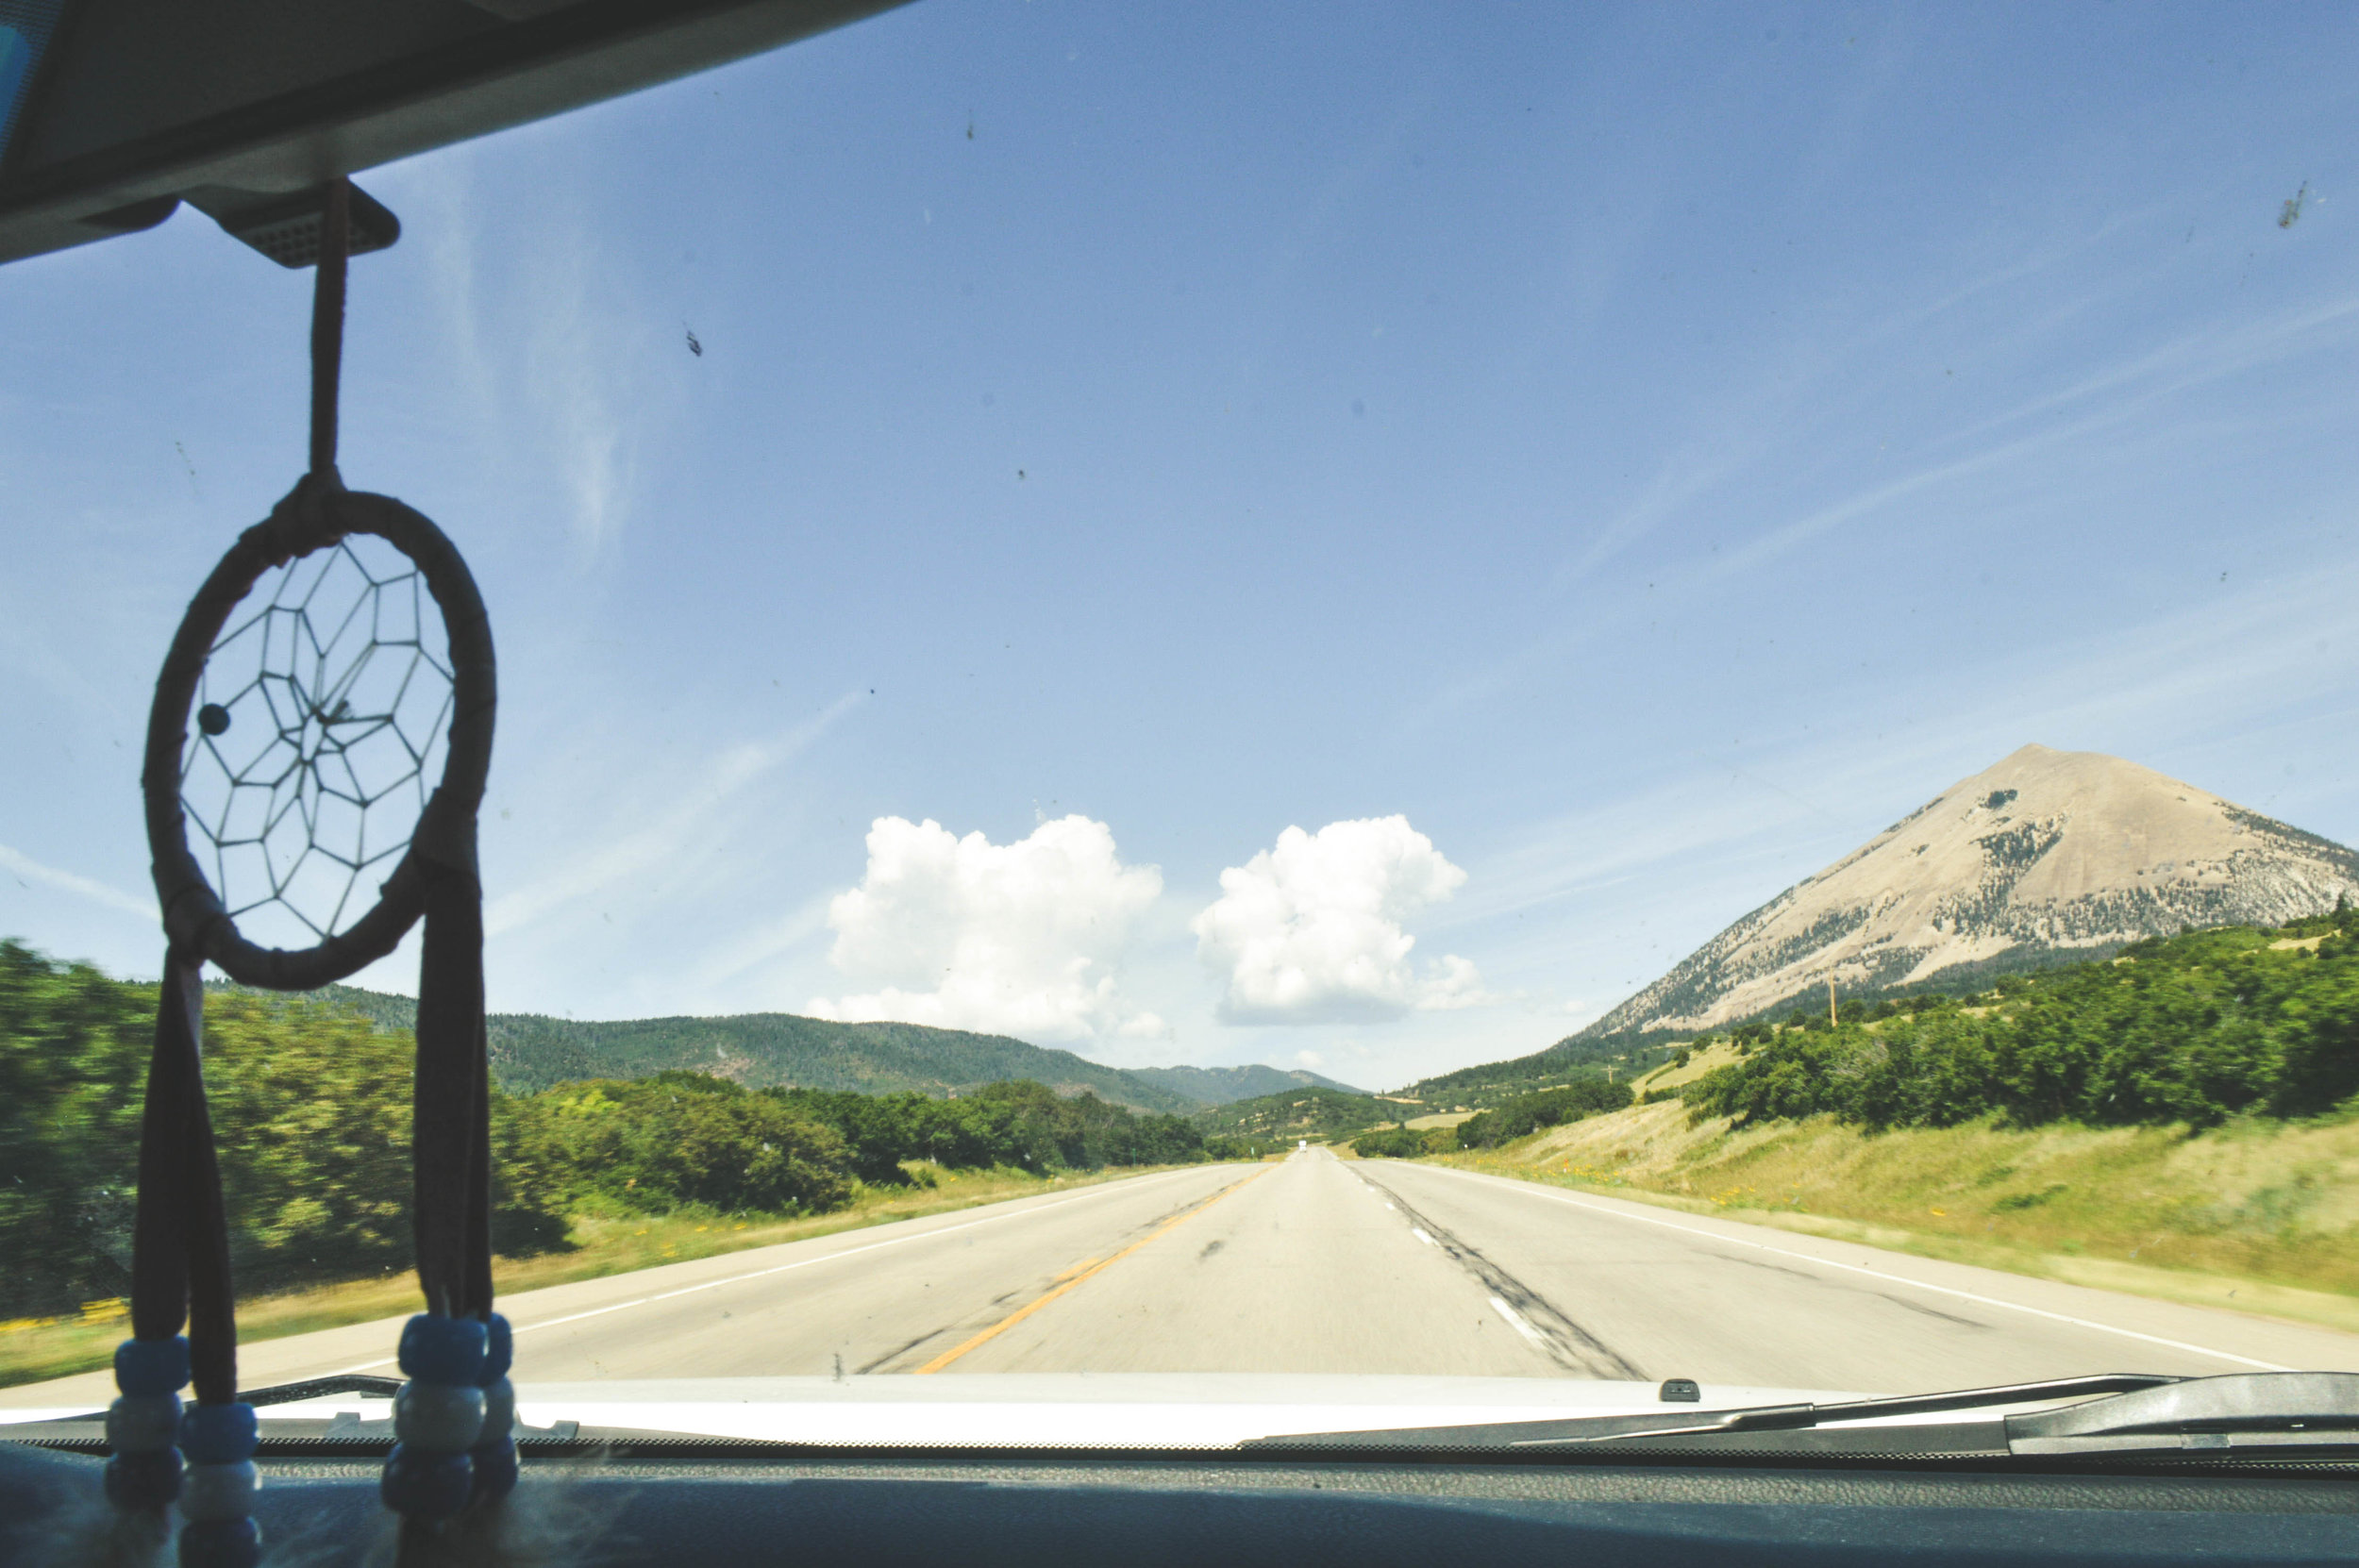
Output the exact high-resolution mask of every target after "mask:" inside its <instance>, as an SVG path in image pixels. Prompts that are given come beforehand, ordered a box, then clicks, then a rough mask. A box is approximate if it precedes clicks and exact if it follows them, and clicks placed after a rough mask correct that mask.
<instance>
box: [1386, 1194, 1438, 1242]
mask: <svg viewBox="0 0 2359 1568" xmlns="http://www.w3.org/2000/svg"><path fill="white" fill-rule="evenodd" d="M1385 1207H1386V1208H1388V1209H1389V1208H1391V1207H1392V1206H1391V1205H1390V1204H1387V1205H1385ZM1409 1234H1410V1235H1412V1236H1414V1237H1415V1238H1416V1239H1417V1240H1418V1241H1420V1242H1423V1243H1425V1244H1426V1245H1427V1246H1431V1245H1432V1244H1433V1238H1432V1237H1430V1236H1429V1235H1427V1234H1426V1233H1425V1228H1424V1226H1414V1225H1413V1226H1410V1227H1409Z"/></svg>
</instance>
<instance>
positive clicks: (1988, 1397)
mask: <svg viewBox="0 0 2359 1568" xmlns="http://www.w3.org/2000/svg"><path fill="white" fill-rule="evenodd" d="M2179 1381H2181V1379H2179V1378H2176V1377H2170V1376H2162V1375H2159V1374H2154V1373H2139V1372H2122V1373H2106V1374H2102V1375H2099V1376H2086V1377H2060V1378H2051V1379H2049V1380H2047V1381H2045V1382H2038V1383H2009V1384H2006V1385H2003V1386H2000V1387H1997V1388H1983V1389H1959V1390H1956V1391H1954V1392H1952V1393H1916V1394H1902V1395H1899V1396H1896V1397H1892V1398H1885V1399H1854V1400H1846V1401H1843V1402H1840V1403H1837V1404H1831V1405H1815V1404H1796V1405H1749V1406H1746V1407H1744V1408H1743V1409H1740V1410H1714V1411H1711V1412H1709V1413H1706V1412H1702V1411H1697V1412H1693V1413H1691V1412H1688V1411H1672V1410H1665V1411H1662V1412H1660V1413H1657V1412H1653V1411H1649V1412H1648V1413H1646V1414H1643V1415H1590V1416H1566V1417H1564V1418H1562V1419H1559V1420H1553V1421H1512V1422H1485V1423H1481V1424H1480V1425H1474V1426H1416V1427H1408V1428H1393V1429H1389V1430H1387V1429H1384V1428H1372V1429H1369V1430H1364V1431H1355V1432H1320V1433H1315V1434H1310V1433H1306V1434H1303V1435H1301V1436H1293V1435H1288V1436H1283V1437H1269V1438H1261V1439H1257V1440H1255V1441H1254V1442H1251V1443H1246V1444H1244V1445H1243V1446H1246V1447H1263V1448H1274V1447H1386V1448H1392V1447H1448V1448H1457V1447H1473V1448H1517V1449H1526V1450H1531V1449H1548V1448H1558V1447H1564V1448H1569V1447H1575V1446H1581V1445H1586V1444H1590V1443H1618V1442H1623V1441H1625V1440H1629V1439H1634V1438H1672V1437H1723V1436H1729V1435H1732V1434H1736V1433H1741V1432H1773V1431H1800V1430H1804V1429H1806V1428H1809V1427H1813V1426H1820V1425H1822V1424H1825V1423H1829V1422H1841V1421H1858V1420H1863V1419H1865V1418H1867V1417H1871V1416H1902V1415H1932V1414H1938V1413H1940V1412H1942V1411H1945V1410H1991V1409H1995V1408H1998V1407H1999V1406H2004V1405H2027V1404H2032V1403H2034V1402H2037V1401H2040V1400H2048V1399H2076V1398H2089V1397H2092V1396H2095V1395H2098V1394H2109V1393H2124V1392H2130V1391H2137V1390H2144V1389H2150V1388H2154V1387H2157V1386H2159V1385H2164V1384H2169V1383H2176V1382H2179ZM1993 1425H1994V1426H1995V1425H1996V1424H1995V1423H1994V1424H1993Z"/></svg>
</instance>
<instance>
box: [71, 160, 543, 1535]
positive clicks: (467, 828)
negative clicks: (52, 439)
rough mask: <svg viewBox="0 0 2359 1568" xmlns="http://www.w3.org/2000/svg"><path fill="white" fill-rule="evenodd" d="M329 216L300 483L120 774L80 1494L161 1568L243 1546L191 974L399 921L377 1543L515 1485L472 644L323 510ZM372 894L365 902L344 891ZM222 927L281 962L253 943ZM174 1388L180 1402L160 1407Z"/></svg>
mask: <svg viewBox="0 0 2359 1568" xmlns="http://www.w3.org/2000/svg"><path fill="white" fill-rule="evenodd" d="M348 200H349V187H348V186H347V185H346V184H345V183H344V182H343V180H341V179H339V180H336V181H334V182H332V183H331V184H330V186H329V188H328V192H327V198H326V210H325V211H324V213H323V215H322V223H321V241H320V254H319V263H318V269H319V270H318V277H317V280H316V286H315V292H314V296H313V309H312V328H311V372H312V386H311V442H310V458H311V462H310V472H309V473H307V474H306V475H304V476H303V478H302V479H301V480H300V481H298V482H297V483H296V485H295V487H294V489H293V492H290V493H289V494H288V495H287V497H286V498H285V499H284V500H282V501H281V502H279V504H278V505H277V506H276V508H275V509H273V510H272V512H271V514H270V516H269V517H268V518H266V519H265V520H264V521H263V522H261V523H259V524H257V525H255V526H253V527H251V528H249V529H247V530H246V531H245V533H244V534H243V535H242V536H240V538H239V540H238V542H237V543H236V544H235V545H233V546H232V547H231V549H230V550H229V553H228V554H227V555H226V556H225V557H224V558H223V559H222V561H221V563H220V564H219V565H218V566H216V567H215V568H214V570H213V573H212V575H210V576H209V578H207V580H206V582H205V585H204V587H203V588H202V589H200V590H199V591H198V592H197V595H196V597H195V599H194V600H193V601H192V603H191V604H190V606H189V609H188V613H187V615H186V616H185V617H184V619H183V620H182V622H181V625H180V628H179V631H178V633H177V634H176V636H175V638H174V640H173V643H172V647H171V650H170V652H169V653H168V654H167V655H166V657H165V659H164V666H163V670H162V673H161V674H160V675H159V677H158V680H157V685H156V700H155V706H154V708H153V709H152V710H151V712H150V715H149V720H148V734H147V750H146V757H145V762H144V767H143V770H142V790H143V792H144V795H145V802H146V814H147V832H148V842H149V846H150V849H151V850H152V852H153V854H154V856H155V876H156V889H157V893H158V897H159V901H160V903H161V906H162V909H163V915H164V931H165V936H166V939H167V942H168V946H167V949H166V953H165V958H164V976H163V984H162V987H161V990H160V995H159V1005H158V1009H157V1016H156V1042H155V1052H154V1056H153V1058H152V1059H151V1061H150V1064H149V1069H148V1081H147V1100H146V1105H145V1108H144V1111H143V1121H142V1133H141V1143H140V1169H139V1200H138V1210H137V1218H136V1221H135V1227H134V1240H133V1254H132V1270H131V1273H132V1285H131V1324H132V1334H133V1337H132V1338H131V1339H130V1340H128V1341H126V1342H125V1343H124V1344H123V1345H122V1346H121V1347H119V1348H118V1350H117V1352H116V1356H115V1375H116V1381H117V1384H118V1386H119V1387H120V1388H121V1390H122V1397H121V1398H119V1399H118V1400H116V1401H115V1404H114V1406H113V1408H112V1409H111V1410H109V1416H108V1433H109V1442H110V1443H111V1445H112V1447H113V1450H114V1455H113V1458H112V1459H111V1460H109V1466H108V1493H109V1497H110V1498H111V1499H112V1500H113V1501H114V1503H115V1505H116V1507H117V1508H118V1509H119V1510H124V1511H125V1512H127V1513H132V1514H136V1515H140V1516H142V1518H144V1519H147V1520H149V1521H151V1522H157V1523H160V1521H161V1520H162V1518H163V1515H164V1510H167V1509H168V1508H169V1507H170V1506H171V1505H172V1504H173V1503H174V1502H175V1500H177V1502H178V1504H179V1508H180V1512H181V1515H182V1518H183V1520H184V1525H183V1527H182V1530H181V1533H180V1543H179V1556H180V1560H181V1562H182V1563H183V1564H184V1568H213V1565H215V1564H219V1565H223V1568H232V1565H234V1568H251V1565H252V1564H253V1563H254V1562H256V1561H257V1560H259V1555H260V1541H259V1533H258V1532H257V1530H256V1528H255V1526H254V1522H253V1519H252V1517H251V1513H252V1507H251V1505H252V1499H253V1494H254V1490H255V1484H256V1476H255V1471H254V1466H253V1463H252V1456H253V1453H254V1451H255V1446H256V1425H255V1418H254V1410H253V1408H252V1407H251V1406H249V1405H245V1404H242V1403H240V1402H239V1401H238V1397H237V1329H236V1319H235V1310H234V1309H235V1295H234V1292H233V1289H232V1284H231V1280H230V1273H229V1243H228V1225H227V1218H226V1213H225V1212H224V1209H223V1204H222V1190H221V1179H220V1173H219V1169H218V1166H217V1163H216V1159H215V1154H214V1148H213V1138H212V1129H211V1126H210V1120H209V1114H208V1111H207V1108H206V1100H205V1086H204V1073H203V1059H202V1058H203V1052H202V1041H203V1035H204V994H205V993H204V987H203V983H202V979H201V969H202V966H203V965H204V964H205V963H206V962H208V961H209V962H211V963H213V964H214V965H215V966H217V967H218V968H220V969H221V970H222V971H224V972H225V973H226V974H227V975H228V976H230V977H231V978H232V979H235V980H238V981H240V982H242V983H244V984H247V985H252V986H259V987H265V988H268V989H272V990H277V991H308V990H311V989H313V988H315V987H318V986H323V985H326V984H328V983H330V982H332V981H336V980H340V979H343V978H344V977H346V976H350V975H352V974H353V973H355V972H356V971H358V970H360V968H362V967H363V966H364V965H366V964H369V963H371V962H373V961H375V960H376V959H380V958H382V957H384V956H385V955H386V954H388V953H390V952H392V951H393V947H394V946H395V944H396V943H398V942H400V940H401V939H402V937H403V936H404V935H405V934H406V933H407V932H408V931H409V929H410V926H413V925H415V924H417V923H418V922H419V921H420V920H421V919H423V920H424V922H425V933H424V941H423V943H422V954H421V958H420V963H419V975H418V1007H417V1024H416V1034H417V1044H418V1055H417V1075H416V1083H415V1090H414V1100H413V1135H412V1136H413V1144H412V1159H413V1162H414V1192H413V1213H412V1221H413V1228H414V1235H415V1243H416V1249H417V1263H418V1278H419V1283H420V1285H421V1287H422V1289H423V1290H424V1292H425V1294H426V1299H427V1311H426V1312H425V1313H422V1314H420V1315H419V1316H417V1317H415V1318H412V1319H411V1320H410V1323H409V1325H408V1326H407V1327H406V1328H405V1329H404V1331H403V1334H402V1340H401V1348H400V1360H401V1366H402V1370H403V1371H404V1372H405V1373H406V1374H408V1375H409V1379H410V1380H409V1381H408V1382H407V1383H405V1384H404V1385H403V1388H402V1390H401V1393H400V1394H399V1395H398V1396H397V1398H396V1400H395V1410H394V1423H395V1434H396V1438H397V1445H396V1447H395V1449H394V1451H393V1457H392V1459H391V1460H388V1461H387V1465H386V1470H385V1479H384V1485H383V1492H384V1496H385V1500H386V1502H387V1504H388V1505H389V1506H391V1507H393V1509H395V1510H397V1511H399V1512H401V1513H402V1514H404V1515H405V1516H406V1519H407V1521H408V1523H407V1525H406V1526H405V1529H406V1531H412V1530H414V1531H431V1530H432V1529H434V1528H436V1527H438V1522H439V1521H443V1520H447V1519H449V1518H450V1517H452V1516H454V1515H457V1514H459V1513H460V1512H461V1511H462V1510H467V1509H469V1508H471V1507H482V1506H488V1505H489V1504H492V1503H495V1502H496V1501H497V1499H498V1498H499V1497H501V1496H503V1495H505V1493H507V1492H508V1490H509V1489H510V1487H512V1485H513V1484H514V1481H515V1474H516V1467H515V1447H514V1444H513V1443H512V1442H511V1441H510V1428H511V1426H512V1421H513V1411H514V1403H513V1394H512V1393H511V1391H510V1389H509V1385H508V1382H507V1371H508V1361H509V1346H508V1339H509V1336H508V1326H507V1324H506V1323H505V1322H504V1321H503V1320H502V1319H500V1318H499V1317H498V1316H497V1315H496V1314H495V1313H494V1312H493V1311H492V1272H491V1192H490V1189H491V1159H490V1123H489V1114H490V1100H489V1093H490V1091H489V1082H488V1072H487V1059H486V1054H485V1040H484V1027H483V920H482V889H481V883H480V881H479V879H478V877H477V865H476V812H477V807H478V806H479V805H480V803H481V801H482V796H483V786H484V779H485V776H486V773H487V771H488V769H489V766H490V761H491V748H492V721H493V711H494V663H493V655H492V640H491V626H490V623H489V621H488V619H487V618H486V616H485V614H484V610H483V604H482V600H481V598H480V597H479V596H478V594H477V592H476V587H475V582H474V579H473V578H472V576H470V575H469V574H468V571H467V567H466V563H465V561H464V560H462V559H460V555H459V552H458V551H457V549H455V548H454V547H453V546H452V545H451V543H450V542H449V540H447V539H446V538H444V537H443V533H442V531H441V530H440V529H439V528H437V527H436V526H435V525H433V523H431V522H430V521H428V520H427V518H426V517H424V516H422V515H420V514H419V513H418V512H416V511H413V510H411V509H410V508H408V507H406V506H403V505H402V504H401V503H400V502H398V501H395V500H393V499H392V498H390V497H388V496H382V495H371V494H364V493H359V492H350V491H347V490H345V489H344V488H343V480H342V479H341V478H340V477H339V475H338V474H337V472H336V462H335V459H336V417H337V383H338V379H339V371H340V368H341V360H342V357H343V305H344V274H345V259H346V257H345V251H346V244H347V224H348V208H347V203H348ZM274 574H275V575H274ZM266 579H267V589H268V592H259V591H260V590H262V589H263V588H264V587H265V584H266ZM192 718H193V720H194V731H193V733H192V729H191V720H192ZM438 761H439V763H440V765H441V772H440V777H439V781H438V782H431V783H429V780H432V779H434V777H435V776H434V774H433V771H432V769H433V765H434V764H435V763H436V762H438ZM192 827H193V828H194V829H195V836H196V838H197V840H198V841H200V842H199V843H198V844H197V845H196V846H194V847H192V842H191V831H190V830H191V828H192ZM376 877H381V878H382V881H381V883H380V885H379V887H378V889H377V894H376V901H375V902H374V903H368V902H367V900H366V897H365V893H364V892H362V891H361V890H362V889H363V887H364V884H365V883H366V881H368V880H370V879H373V878H376ZM363 905H365V908H363V907H362V906H363ZM242 920H244V921H245V922H247V923H248V925H250V926H254V927H255V928H256V929H257V930H265V929H272V930H279V931H287V932H291V933H293V935H294V936H295V938H296V940H297V942H299V943H300V945H298V946H296V947H293V948H283V947H274V946H263V945H260V944H259V943H258V942H255V941H253V940H251V939H250V938H249V936H248V935H247V934H246V932H245V931H244V930H242V928H241V925H240V923H241V921H242ZM184 1324H185V1325H186V1326H187V1328H188V1333H187V1335H186V1337H185V1338H183V1337H182V1335H181V1329H182V1326H183V1325H184ZM192 1381H193V1383H194V1387H195V1393H196V1402H195V1404H194V1405H192V1406H190V1407H188V1408H186V1409H185V1410H184V1409H183V1408H182V1406H181V1402H180V1399H179V1391H180V1390H181V1389H182V1388H184V1387H186V1386H188V1385H189V1384H190V1383H191V1382H192ZM184 1461H185V1465H184Z"/></svg>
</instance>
